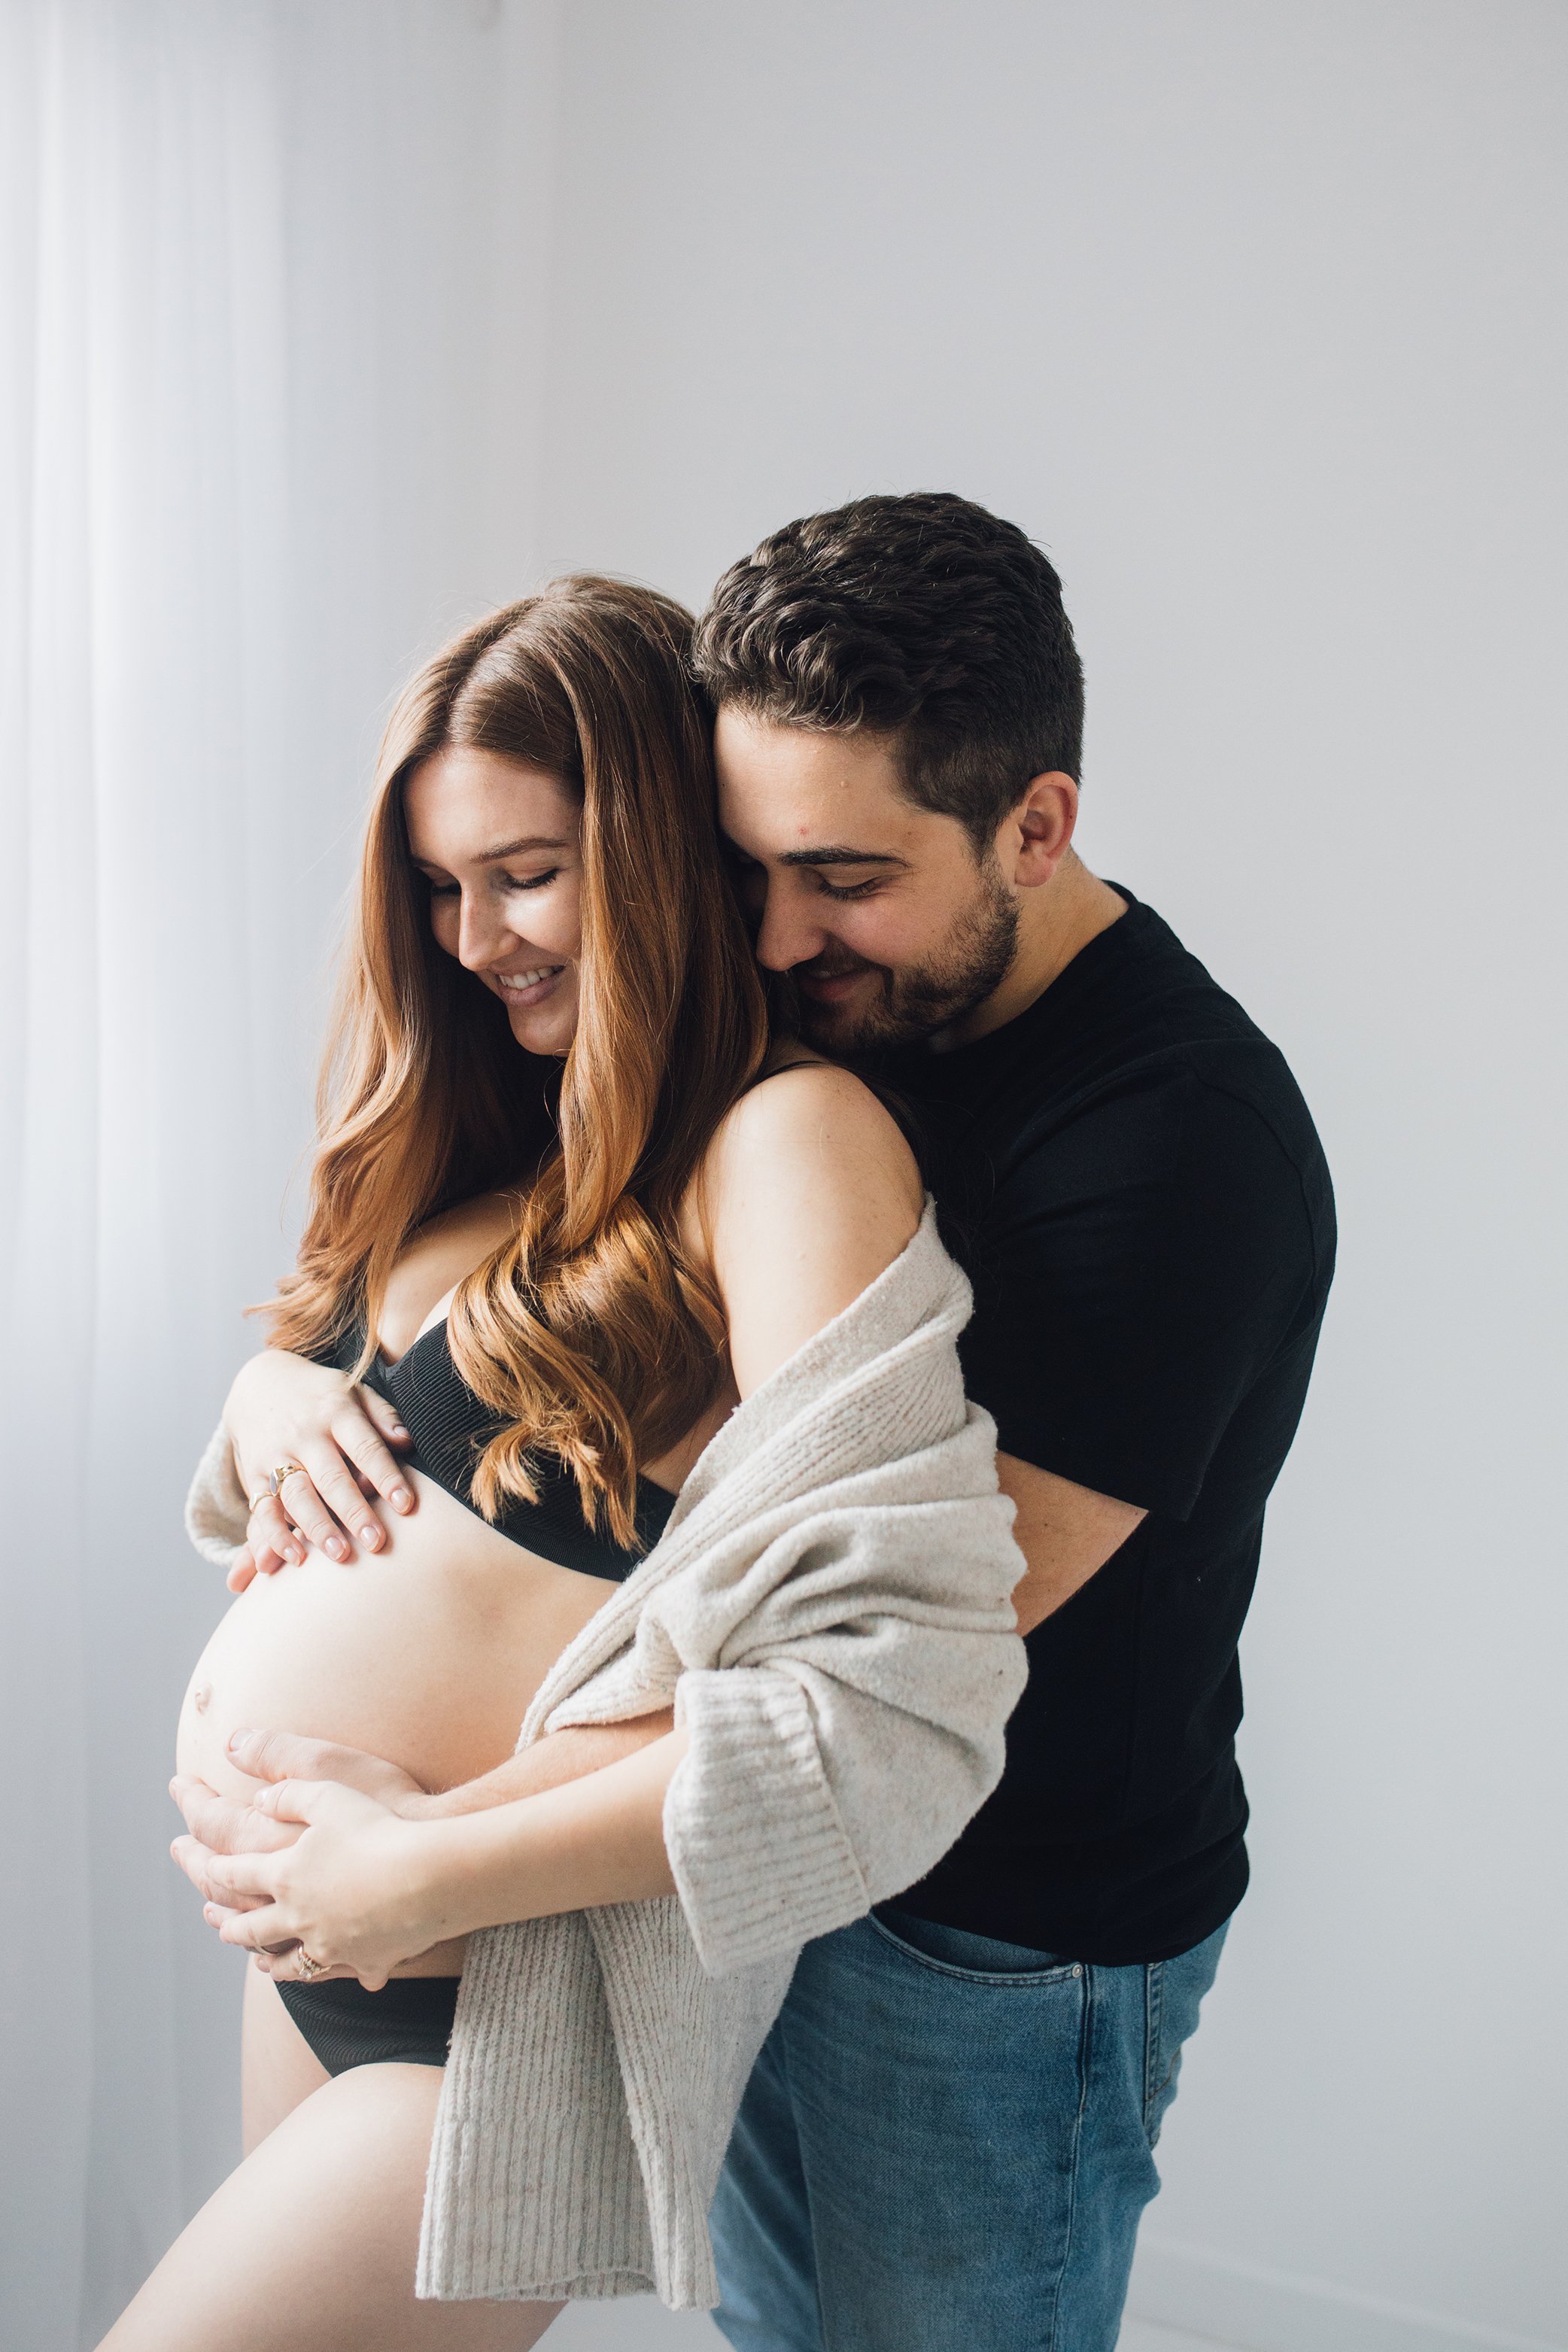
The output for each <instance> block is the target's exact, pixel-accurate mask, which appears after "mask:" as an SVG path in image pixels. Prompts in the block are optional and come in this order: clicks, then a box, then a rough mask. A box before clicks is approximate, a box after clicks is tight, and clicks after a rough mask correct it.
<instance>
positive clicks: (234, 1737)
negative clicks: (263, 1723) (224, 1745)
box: [228, 1731, 256, 1756]
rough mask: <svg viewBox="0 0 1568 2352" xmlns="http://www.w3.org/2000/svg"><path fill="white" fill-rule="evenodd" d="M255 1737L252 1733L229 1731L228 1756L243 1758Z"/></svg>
mask: <svg viewBox="0 0 1568 2352" xmlns="http://www.w3.org/2000/svg"><path fill="white" fill-rule="evenodd" d="M255 1737H256V1735H255V1733H254V1732H252V1731H231V1732H230V1733H229V1735H228V1752H229V1754H230V1755H231V1756H243V1755H244V1753H245V1751H246V1749H247V1748H248V1747H249V1745H250V1743H251V1741H252V1739H254V1738H255Z"/></svg>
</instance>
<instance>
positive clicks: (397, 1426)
mask: <svg viewBox="0 0 1568 2352" xmlns="http://www.w3.org/2000/svg"><path fill="white" fill-rule="evenodd" d="M392 1433H393V1435H394V1437H406V1436H407V1434H408V1432H407V1431H406V1430H405V1428H404V1426H403V1423H401V1422H400V1421H395V1422H394V1423H393V1424H392Z"/></svg>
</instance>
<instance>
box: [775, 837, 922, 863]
mask: <svg viewBox="0 0 1568 2352" xmlns="http://www.w3.org/2000/svg"><path fill="white" fill-rule="evenodd" d="M908 863H909V860H908V858H905V857H894V856H890V855H889V852H888V851H886V850H882V849H847V848H845V847H843V846H842V845H840V844H838V843H837V842H828V843H825V844H824V845H823V846H822V847H821V848H820V849H786V850H785V851H784V855H783V856H782V857H781V858H780V859H779V864H780V865H781V866H907V865H908Z"/></svg>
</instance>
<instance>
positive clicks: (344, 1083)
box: [267, 576, 766, 1545]
mask: <svg viewBox="0 0 1568 2352" xmlns="http://www.w3.org/2000/svg"><path fill="white" fill-rule="evenodd" d="M690 630H691V618H690V615H689V614H688V613H686V612H684V611H683V610H682V609H681V607H680V606H679V604H674V603H672V602H671V601H670V600H669V599H668V597H665V596H659V595H656V594H655V593H653V592H652V591H651V590H648V589H644V588H633V587H628V586H626V585H624V584H623V583H620V582H618V581H614V580H605V579H597V578H594V577H591V576H583V577H577V578H573V579H566V580H561V581H557V582H556V583H554V584H553V585H552V587H550V588H548V589H546V590H545V591H544V593H542V595H538V596H531V597H528V598H526V599H525V600H524V601H523V602H522V603H521V604H510V605H508V606H507V607H506V608H505V609H504V610H503V611H501V612H499V613H493V614H490V616H489V619H487V620H484V621H481V622H479V624H478V625H476V626H475V627H473V628H471V629H469V630H468V631H467V632H466V633H465V634H464V635H462V636H460V637H458V639H457V640H456V642H455V643H454V644H452V645H450V646H447V648H446V650H445V651H444V652H443V653H440V654H438V655H437V656H436V658H435V659H434V660H433V661H431V662H429V663H428V664H426V667H425V668H424V669H422V670H421V671H420V672H419V674H418V676H417V677H416V678H414V679H413V681H412V682H411V684H410V685H409V686H408V687H407V688H405V692H404V693H403V694H402V696H401V697H400V698H399V700H398V703H397V706H396V708H395V710H394V712H393V715H392V719H391V721H390V723H389V725H388V727H387V730H386V735H385V739H384V742H383V745H382V751H381V759H380V763H379V767H378V771H377V777H376V784H375V792H374V800H373V803H372V807H371V814H370V823H369V827H368V831H367V834H366V837H365V845H364V855H363V863H362V866H361V869H360V885H359V894H358V901H357V905H356V908H355V910H354V919H353V929H352V931H351V934H350V938H349V941H348V945H347V950H346V954H345V958H344V965H343V971H342V981H341V985H340V990H339V997H338V1003H337V1009H336V1013H335V1016H334V1019H333V1023H332V1026H331V1036H330V1042H329V1045H328V1049H327V1053H326V1056H325V1060H324V1063H323V1066H322V1073H321V1087H320V1090H319V1094H318V1106H317V1107H318V1126H319V1132H320V1138H321V1140H320V1145H319V1148H318V1151H317V1155H316V1160H315V1165H314V1170H313V1174H312V1181H311V1191H310V1216H309V1219H308V1222H307V1223H306V1227H305V1234H304V1240H303V1242H302V1244H301V1246H300V1259H299V1265H298V1267H297V1269H296V1271H295V1272H294V1273H293V1274H292V1275H290V1276H289V1277H288V1278H287V1279H286V1280H285V1281H284V1282H282V1283H280V1284H279V1297H278V1299H277V1300H276V1301H275V1302H274V1304H273V1305H272V1306H271V1307H269V1308H268V1310H267V1311H268V1314H269V1315H270V1317H271V1338H272V1340H273V1343H274V1345H276V1346H278V1347H282V1348H290V1349H295V1350H297V1351H298V1352H300V1353H310V1352H312V1351H316V1350H320V1349H321V1348H323V1347H324V1346H325V1345H327V1344H329V1343H331V1341H333V1340H334V1339H341V1337H342V1334H343V1332H344V1331H345V1330H347V1329H348V1328H352V1327H353V1326H354V1325H356V1324H359V1323H360V1322H362V1321H363V1328H364V1329H365V1331H366V1333H367V1334H374V1331H375V1329H376V1327H377V1319H378V1317H379V1314H380V1310H381V1306H382V1301H383V1298H384V1294H385V1289H386V1282H387V1276H388V1275H389V1274H390V1272H391V1269H392V1266H393V1265H394V1262H395V1260H396V1258H397V1256H398V1255H399V1254H400V1252H401V1251H402V1250H403V1248H404V1246H405V1244H406V1242H407V1240H408V1237H409V1235H410V1234H413V1233H414V1232H415V1230H416V1228H417V1227H418V1226H420V1225H421V1224H423V1223H426V1220H427V1219H429V1218H430V1217H432V1216H433V1215H435V1214H436V1213H437V1212H438V1211H440V1210H441V1209H443V1208H447V1207H449V1206H452V1205H454V1204H455V1203H456V1202H460V1201H464V1200H468V1199H471V1198H472V1197H473V1196H474V1195H475V1194H476V1193H478V1192H486V1191H490V1190H495V1189H515V1190H516V1192H517V1196H518V1225H517V1231H516V1234H514V1236H513V1237H512V1238H511V1239H510V1240H509V1241H508V1242H506V1243H505V1244H503V1246H502V1247H501V1248H500V1249H499V1250H498V1251H497V1252H496V1253H495V1255H494V1256H492V1257H491V1258H490V1259H489V1263H488V1264H487V1265H482V1266H480V1267H479V1268H478V1269H477V1270H476V1272H474V1273H473V1274H471V1275H470V1276H468V1279H467V1280H466V1281H465V1282H463V1283H462V1284H460V1285H459V1286H458V1293H457V1296H456V1297H455V1298H454V1300H453V1302H452V1309H451V1313H450V1316H449V1317H448V1331H449V1334H450V1344H451V1350H452V1357H453V1360H454V1362H455V1363H456V1365H457V1367H458V1370H459V1371H460V1373H461V1374H462V1376H463V1378H464V1379H465V1380H466V1381H468V1385H469V1386H470V1387H471V1388H472V1389H473V1390H474V1391H476V1392H477V1393H478V1395H479V1397H480V1398H481V1399H482V1400H483V1402H485V1403H486V1404H487V1405H489V1407H490V1409H491V1411H492V1412H494V1413H495V1414H497V1415H498V1416H499V1417H500V1419H501V1420H502V1421H503V1422H504V1423H505V1424H506V1426H505V1427H504V1429H503V1430H502V1432H501V1433H500V1435H498V1436H496V1437H495V1438H493V1439H492V1441H491V1442H490V1444H489V1445H488V1446H487V1447H486V1449H485V1451H484V1453H483V1455H482V1456H481V1458H480V1460H479V1465H478V1466H477V1472H476V1475H475V1478H474V1483H473V1493H474V1499H475V1500H476V1502H477V1503H478V1504H479V1507H480V1508H481V1509H482V1510H483V1511H484V1512H485V1513H486V1515H487V1516H488V1517H494V1516H495V1513H496V1511H497V1508H498V1507H499V1506H500V1501H501V1499H502V1497H503V1496H532V1495H533V1493H534V1485H533V1479H532V1476H531V1467H530V1465H531V1457H533V1456H535V1455H536V1454H548V1455H552V1456H554V1457H555V1458H556V1459H558V1460H559V1461H560V1462H561V1463H562V1464H563V1465H564V1466H565V1467H566V1468H567V1469H568V1470H569V1471H570V1472H571V1473H572V1475H574V1477H575V1479H576V1482H577V1486H578V1491H579V1493H580V1494H581V1496H582V1499H583V1508H584V1516H585V1517H586V1518H587V1520H588V1522H589V1524H590V1525H591V1526H595V1527H601V1526H602V1527H604V1528H607V1530H608V1532H609V1533H610V1534H611V1535H612V1536H613V1538H615V1540H616V1542H618V1543H621V1544H627V1545H629V1544H631V1543H632V1542H634V1541H635V1529H634V1523H633V1512H634V1509H635V1506H636V1498H637V1465H638V1463H639V1462H648V1461H654V1460H657V1459H658V1456H659V1454H662V1453H664V1452H666V1451H667V1450H668V1448H669V1447H670V1446H671V1445H673V1444H675V1443H676V1442H677V1441H678V1440H679V1438H680V1437H681V1436H682V1435H684V1433H686V1431H687V1430H689V1428H690V1427H691V1425H692V1423H694V1422H695V1421H696V1420H697V1418H698V1417H699V1415H700V1412H702V1410H703V1408H704V1406H705V1405H706V1404H707V1403H708V1402H709V1400H710V1397H711V1394H712V1391H713V1385H714V1380H715V1375H716V1371H717V1367H718V1362H719V1359H720V1356H721V1350H722V1348H723V1343H724V1324H723V1317H722V1313H721V1308H720V1306H719V1302H718V1299H717V1298H716V1297H715V1296H714V1294H713V1292H712V1290H711V1288H710V1286H709V1284H708V1283H707V1282H706V1280H705V1279H704V1278H703V1277H702V1276H700V1274H699V1273H698V1272H697V1271H696V1269H694V1267H693V1266H692V1265H690V1263H689V1260H688V1258H687V1256H686V1255H685V1252H684V1251H683V1249H682V1247H681V1243H680V1235H679V1211H680V1205H681V1202H682V1200H683V1198H684V1197H685V1194H686V1192H687V1190H688V1188H689V1184H690V1182H691V1180H692V1178H693V1176H694V1175H695V1173H696V1171H697V1170H698V1167H699V1165H700V1161H701V1159H702V1156H703V1153H704V1151H705V1150H706V1149H707V1146H708V1144H709V1141H710V1139H711V1137H712V1135H713V1132H714V1129H716V1128H717V1126H718V1124H719V1122H720V1120H721V1118H723V1116H724V1114H725V1112H726V1111H727V1110H728V1109H729V1108H730V1106H731V1103H732V1102H733V1101H734V1100H735V1097H737V1095H738V1094H740V1093H741V1091H742V1088H743V1087H745V1086H746V1084H747V1083H748V1081H749V1080H750V1079H751V1078H752V1076H753V1075H754V1074H755V1072H756V1070H757V1067H758V1066H759V1064H760V1062H761V1060H762V1057H763V1051H764V1047H765V1043H766V1018H765V1013H764V1006H763V991H762V986H761V983H760V981H759V978H758V974H757V970H756V966H755V964H754V962H753V961H752V955H751V951H750V950H749V947H748V945H747V941H746V938H745V933H744V930H743V929H742V921H741V918H740V914H739V911H738V908H736V905H735V902H734V899H733V896H732V894H731V888H730V886H729V881H728V877H726V875H725V873H724V871H723V867H722V864H721V856H720V850H719V842H718V835H717V830H716V826H715V822H714V813H713V775H712V761H711V754H710V745H709V736H708V729H707V725H706V723H705V719H704V714H703V712H702V709H701V707H700V703H699V701H698V699H697V696H696V693H695V691H694V689H693V687H692V685H691V682H690V679H689V674H688V670H687V647H688V645H689V637H690ZM449 745H462V746H465V747H468V748H471V749H474V750H478V751H491V752H497V753H500V755H501V756H502V757H504V758H507V759H511V760H519V761H527V762H529V763H530V764H531V765H534V766H537V767H541V768H543V769H545V770H546V771H547V772H549V773H550V774H552V776H555V777H558V778H559V779H560V780H561V781H562V782H563V783H565V784H566V785H567V786H568V787H569V788H570V789H571V790H573V791H574V792H575V793H578V794H579V795H580V796H581V800H582V808H583V851H582V856H583V944H582V952H581V959H580V968H579V983H580V1010H579V1013H578V1022H577V1033H576V1037H575V1039H574V1043H573V1045H572V1048H571V1051H570V1052H569V1053H568V1055H566V1059H565V1066H564V1069H563V1072H562V1073H561V1076H560V1081H559V1097H558V1100H557V1101H556V1102H555V1104H554V1106H553V1109H552V1105H551V1099H550V1097H551V1096H552V1094H553V1093H554V1091H555V1085H554V1076H553V1072H552V1073H551V1074H550V1075H549V1076H546V1074H545V1073H543V1072H542V1070H541V1066H540V1063H539V1061H538V1059H537V1058H535V1057H533V1056H531V1055H527V1054H525V1053H524V1052H523V1051H522V1050H521V1048H520V1047H519V1046H518V1045H517V1044H516V1043H515V1042H514V1040H513V1038H512V1034H511V1031H510V1026H509V1025H508V1022H507V1017H506V1013H505V1009H504V1007H503V1006H502V1005H501V1004H500V1003H499V1001H498V1000H497V999H496V998H495V997H494V996H493V995H492V994H491V993H490V992H489V990H487V989H486V988H485V987H484V986H483V984H482V983H481V982H479V980H478V979H477V978H476V977H475V976H474V975H473V974H472V973H469V972H467V971H463V970H462V968H461V967H460V966H459V965H458V962H457V961H456V959H455V958H454V957H452V956H449V955H447V953H445V951H444V950H442V949H440V948H439V947H437V943H436V940H435V939H434V937H433V935H432V932H431V929H430V919H429V908H428V900H427V885H426V883H425V881H424V880H423V878H422V877H420V875H419V874H418V873H417V871H416V868H415V867H414V866H413V864H412V863H411V860H410V857H409V852H408V838H407V832H406V827H405V817H404V786H405V782H407V779H408V778H409V776H410V775H411V774H412V772H413V771H414V770H415V768H416V767H417V766H418V764H419V762H420V761H423V760H427V759H428V758H430V756H431V755H432V753H434V752H437V751H442V750H444V749H445V748H447V746H449ZM371 1348H372V1341H371V1340H370V1339H369V1338H367V1339H366V1344H365V1355H364V1358H363V1360H362V1369H363V1362H365V1361H368V1360H369V1356H370V1352H371Z"/></svg>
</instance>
